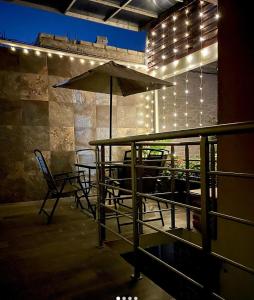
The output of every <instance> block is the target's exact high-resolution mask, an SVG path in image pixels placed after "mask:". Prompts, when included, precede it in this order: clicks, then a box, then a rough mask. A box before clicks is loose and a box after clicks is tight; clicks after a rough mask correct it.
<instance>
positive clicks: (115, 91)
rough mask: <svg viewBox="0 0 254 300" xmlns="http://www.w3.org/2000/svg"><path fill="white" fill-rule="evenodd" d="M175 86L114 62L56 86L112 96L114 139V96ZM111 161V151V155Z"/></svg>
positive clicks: (110, 132)
mask: <svg viewBox="0 0 254 300" xmlns="http://www.w3.org/2000/svg"><path fill="white" fill-rule="evenodd" d="M172 85H173V84H172V83H170V82H168V81H165V80H161V79H158V78H155V77H152V76H149V75H146V74H143V73H141V72H138V71H135V70H133V69H130V68H127V67H125V66H123V65H120V64H117V63H115V62H113V61H110V62H108V63H105V64H104V65H100V66H98V67H95V68H93V69H91V70H88V71H87V72H85V73H82V74H80V75H78V76H75V77H73V78H71V79H69V80H66V81H64V82H61V83H58V84H55V85H54V87H56V88H58V87H59V88H68V89H74V90H82V91H89V92H95V93H104V94H109V95H110V124H109V138H110V139H111V138H112V95H119V96H124V97H125V96H129V95H133V94H137V93H142V92H147V91H152V90H156V89H160V88H162V87H163V86H167V87H170V86H172ZM109 158H110V160H111V149H110V153H109Z"/></svg>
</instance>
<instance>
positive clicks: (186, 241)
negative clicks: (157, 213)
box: [137, 219, 202, 250]
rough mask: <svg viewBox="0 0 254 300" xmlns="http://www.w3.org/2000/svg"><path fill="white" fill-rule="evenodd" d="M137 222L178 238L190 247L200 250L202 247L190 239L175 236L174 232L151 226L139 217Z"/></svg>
mask: <svg viewBox="0 0 254 300" xmlns="http://www.w3.org/2000/svg"><path fill="white" fill-rule="evenodd" d="M137 222H138V223H140V224H143V225H145V226H147V227H149V228H151V229H153V230H155V231H157V232H160V233H162V234H164V235H166V236H169V237H171V238H174V239H176V240H178V241H180V242H182V243H184V244H187V245H189V246H192V247H194V248H196V249H199V250H202V247H201V246H199V245H197V244H194V243H192V242H190V241H188V240H185V239H183V238H181V237H179V236H177V235H175V234H173V233H169V232H168V231H163V230H161V229H160V228H158V227H156V226H153V225H151V224H147V223H146V222H145V221H142V220H140V219H137Z"/></svg>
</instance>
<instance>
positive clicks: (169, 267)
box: [138, 247, 203, 289]
mask: <svg viewBox="0 0 254 300" xmlns="http://www.w3.org/2000/svg"><path fill="white" fill-rule="evenodd" d="M138 250H140V251H141V252H143V253H144V254H146V255H147V256H149V257H151V258H152V259H154V260H156V261H157V262H159V263H160V264H162V265H164V266H165V267H166V268H168V269H170V270H171V271H173V272H175V273H176V274H178V275H180V276H181V277H183V278H185V279H186V280H188V281H189V282H191V283H193V284H194V285H196V286H198V287H200V288H201V289H203V285H202V284H200V283H199V282H197V281H195V280H194V279H192V278H190V277H189V276H187V275H185V274H184V273H182V272H181V271H179V270H177V269H176V268H174V267H172V266H171V265H169V264H167V263H165V262H164V261H163V260H161V259H159V258H158V257H156V256H155V255H153V254H151V253H150V252H148V251H146V250H145V249H143V248H141V247H138Z"/></svg>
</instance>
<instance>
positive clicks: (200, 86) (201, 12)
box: [199, 1, 206, 127]
mask: <svg viewBox="0 0 254 300" xmlns="http://www.w3.org/2000/svg"><path fill="white" fill-rule="evenodd" d="M203 4H204V1H200V14H199V15H200V49H201V56H200V59H201V61H200V67H199V68H200V75H199V78H200V85H199V90H200V100H199V108H200V110H199V126H200V127H202V126H203V103H204V98H203V62H202V56H204V53H206V52H205V49H203V41H204V37H203V29H204V25H203Z"/></svg>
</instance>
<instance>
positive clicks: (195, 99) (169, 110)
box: [159, 72, 218, 131]
mask: <svg viewBox="0 0 254 300" xmlns="http://www.w3.org/2000/svg"><path fill="white" fill-rule="evenodd" d="M199 75H200V74H199V73H194V72H189V74H188V80H189V81H188V91H189V94H188V102H189V104H188V119H187V123H188V124H189V127H188V128H196V127H199V124H200V111H201V110H202V112H203V114H202V125H203V126H209V125H215V124H216V123H217V107H218V105H217V94H218V92H217V75H215V74H203V99H204V102H203V104H202V107H200V90H199V87H200V77H199ZM185 79H186V75H185V74H182V75H179V76H176V82H177V88H176V93H177V98H176V101H175V100H174V95H173V92H174V88H173V87H170V88H167V89H166V90H160V91H159V119H160V131H171V130H180V129H186V126H185V124H186V116H185V112H186V104H185V102H186V95H185V90H186V83H185ZM171 80H172V81H173V79H171ZM163 96H165V97H166V99H165V100H163ZM174 102H176V104H177V105H176V112H177V117H174V112H175V111H174ZM163 106H164V107H165V110H164V113H163ZM163 116H165V120H166V121H165V125H166V128H163V125H164V122H163ZM174 123H177V127H174Z"/></svg>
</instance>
